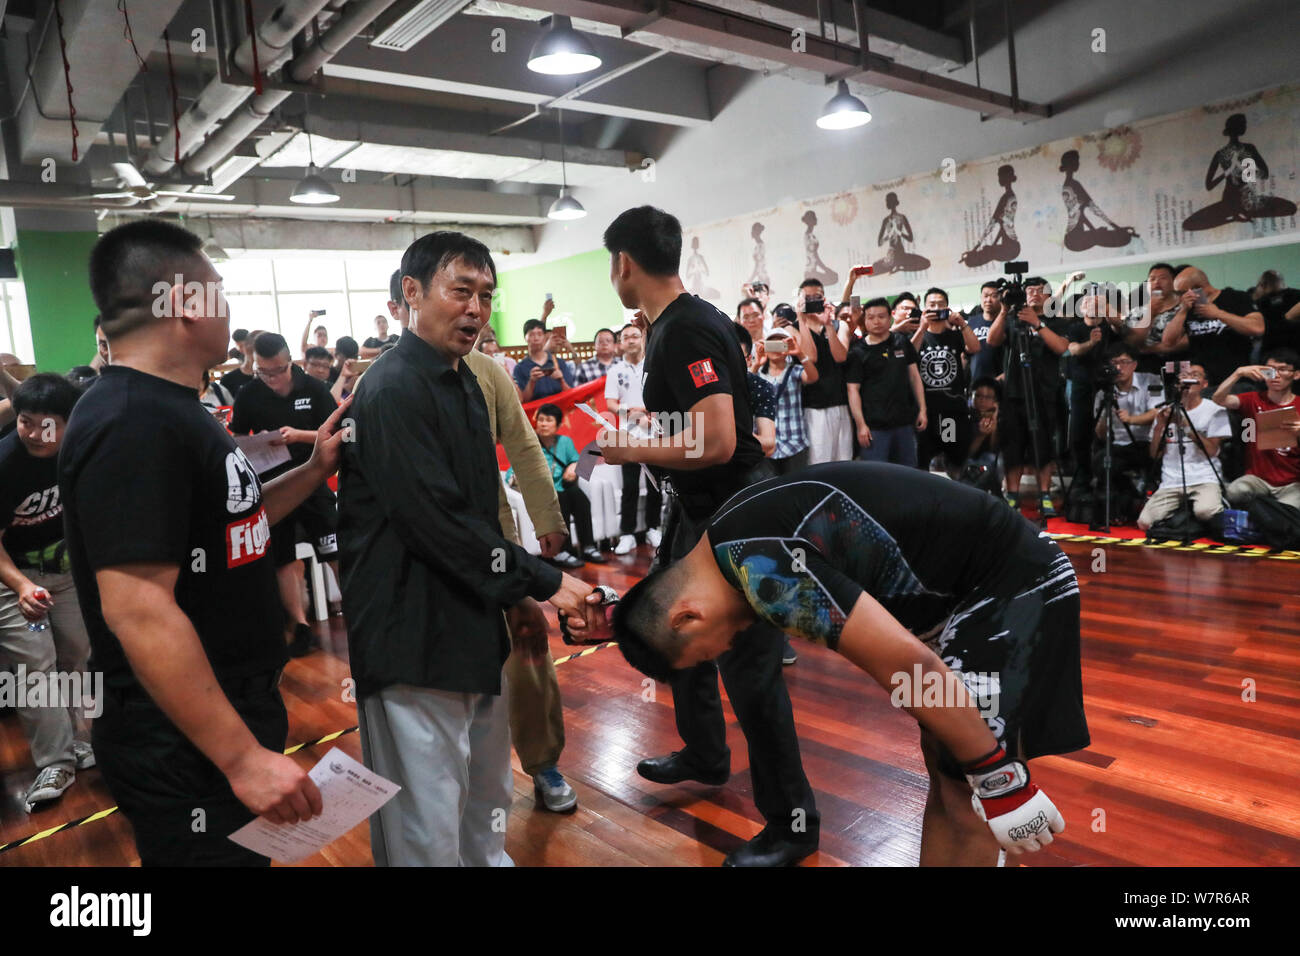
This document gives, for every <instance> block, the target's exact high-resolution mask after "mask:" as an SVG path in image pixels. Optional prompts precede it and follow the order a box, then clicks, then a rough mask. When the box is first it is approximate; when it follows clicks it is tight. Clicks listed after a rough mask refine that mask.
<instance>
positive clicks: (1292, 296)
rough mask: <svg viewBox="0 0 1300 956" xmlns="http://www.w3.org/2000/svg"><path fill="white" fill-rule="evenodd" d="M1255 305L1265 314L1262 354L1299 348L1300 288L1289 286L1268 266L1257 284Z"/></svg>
mask: <svg viewBox="0 0 1300 956" xmlns="http://www.w3.org/2000/svg"><path fill="white" fill-rule="evenodd" d="M1254 299H1255V307H1256V308H1257V309H1259V311H1260V314H1262V315H1263V316H1264V338H1263V339H1262V340H1261V341H1260V343H1259V350H1260V355H1267V354H1268V353H1269V352H1272V351H1273V350H1275V349H1291V350H1292V351H1295V352H1300V289H1289V288H1287V286H1286V282H1285V281H1284V280H1283V278H1282V276H1281V275H1279V274H1278V273H1277V272H1275V271H1273V270H1272V269H1269V270H1268V271H1266V272H1265V273H1264V274H1263V275H1262V276H1260V277H1259V282H1258V283H1257V284H1256V286H1255V295H1254Z"/></svg>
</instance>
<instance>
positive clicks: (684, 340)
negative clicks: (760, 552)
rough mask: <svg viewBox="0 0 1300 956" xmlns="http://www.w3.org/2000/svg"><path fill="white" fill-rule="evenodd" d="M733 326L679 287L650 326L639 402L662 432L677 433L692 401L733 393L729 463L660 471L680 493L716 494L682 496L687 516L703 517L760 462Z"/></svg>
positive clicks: (743, 358) (739, 351) (760, 447)
mask: <svg viewBox="0 0 1300 956" xmlns="http://www.w3.org/2000/svg"><path fill="white" fill-rule="evenodd" d="M731 326H732V322H731V320H730V319H729V318H727V317H726V316H725V315H723V314H722V313H721V312H719V311H718V310H717V309H715V308H714V307H713V306H711V305H709V303H707V302H705V301H704V300H703V299H700V298H698V297H697V296H693V295H691V294H690V293H688V292H683V293H682V294H681V295H679V296H678V297H677V298H676V299H674V300H673V301H672V302H671V303H670V304H669V305H668V308H666V309H664V311H663V312H662V314H660V316H659V318H658V319H656V320H655V321H654V322H653V323H652V324H651V325H650V330H649V334H648V336H647V338H646V355H645V386H644V390H643V394H644V397H645V407H646V410H647V411H649V412H650V413H651V414H657V415H659V416H661V417H660V419H659V420H660V424H661V425H662V426H663V427H664V433H665V434H666V435H675V434H677V433H678V432H680V431H682V430H683V428H684V427H685V424H686V417H685V416H686V413H687V412H688V411H690V409H691V407H692V406H693V405H695V404H696V403H697V402H701V401H703V400H704V399H706V398H708V397H709V396H710V395H717V394H719V393H721V394H725V395H730V396H731V403H732V405H731V407H732V412H733V414H734V415H735V419H736V450H735V453H734V454H732V456H731V460H730V461H728V462H726V463H725V464H721V465H710V466H709V467H708V468H698V469H694V470H689V471H688V470H682V471H678V470H670V469H660V470H662V471H666V472H667V474H668V476H669V478H670V479H671V481H672V483H673V487H674V488H675V489H676V490H677V491H678V492H679V493H680V494H681V495H683V496H691V497H694V496H711V497H713V498H715V499H716V503H715V504H714V506H713V507H707V506H702V505H701V506H697V505H696V504H695V503H694V502H693V501H692V502H687V501H685V500H684V501H683V503H684V505H686V508H687V511H688V513H700V512H702V515H701V516H702V517H707V516H708V515H709V514H712V512H713V508H714V507H716V506H717V505H720V504H722V502H723V501H725V500H726V499H727V498H729V497H730V496H731V495H732V494H734V493H735V492H736V491H738V490H739V489H740V488H742V487H743V486H744V484H745V482H746V480H747V477H748V475H749V473H750V471H751V470H752V469H753V468H754V466H755V465H757V464H758V463H759V462H760V461H762V460H763V448H762V446H761V445H759V443H758V439H757V438H755V437H754V415H753V410H752V409H751V408H750V405H749V394H748V390H747V388H746V385H745V373H746V368H745V354H744V352H742V351H741V350H740V343H739V342H738V341H737V340H736V333H735V332H734V331H732V327H731ZM697 435H698V431H697Z"/></svg>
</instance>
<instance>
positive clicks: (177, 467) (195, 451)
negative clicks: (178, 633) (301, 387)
mask: <svg viewBox="0 0 1300 956" xmlns="http://www.w3.org/2000/svg"><path fill="white" fill-rule="evenodd" d="M59 489H60V492H61V496H62V499H63V509H64V531H65V540H66V542H67V545H68V556H69V558H70V559H71V561H72V575H73V579H74V581H75V582H76V585H77V597H78V599H79V600H80V603H81V614H82V617H83V618H84V619H85V622H86V630H87V631H88V632H89V635H90V648H91V667H92V668H93V669H94V670H102V671H103V672H104V681H105V683H106V684H107V685H108V686H109V687H119V688H121V687H132V686H136V679H135V676H134V674H133V673H132V672H131V668H130V665H129V663H128V662H127V659H126V655H125V654H124V653H123V651H122V647H121V645H120V644H119V643H118V640H117V637H116V636H115V635H114V634H113V632H112V631H111V630H110V629H109V627H108V625H107V624H106V623H105V621H104V616H103V613H102V612H101V610H100V604H99V587H98V585H97V583H96V579H95V572H96V571H99V570H102V569H104V568H111V567H116V566H118V565H124V564H134V563H138V562H151V563H159V564H169V565H176V566H179V568H180V575H179V577H178V578H177V581H176V590H175V594H176V603H177V604H178V605H179V606H180V609H181V610H182V611H183V612H185V615H186V616H187V617H188V618H189V619H190V621H191V622H192V623H193V624H194V629H195V631H197V632H198V635H199V640H200V641H201V642H202V644H203V650H204V653H206V654H207V657H208V661H209V662H210V663H211V665H212V669H213V671H214V672H215V673H216V674H217V676H218V678H219V679H228V678H238V677H245V676H249V675H252V674H257V673H262V672H266V671H271V670H274V669H276V668H278V667H281V666H283V665H284V662H285V660H286V659H287V654H286V650H285V645H284V638H283V627H282V624H283V617H284V611H283V609H282V606H281V603H280V591H279V587H278V585H277V583H276V576H275V563H274V561H273V560H272V559H271V554H270V547H269V545H270V539H271V528H270V524H269V523H268V521H267V516H266V511H265V509H264V508H263V506H262V485H261V482H259V481H258V478H257V475H255V474H254V473H253V468H252V466H251V465H250V464H249V462H248V459H247V458H245V457H244V453H243V452H241V451H240V450H239V448H238V447H237V446H236V445H235V441H234V439H233V438H231V436H230V434H229V433H228V432H227V431H226V430H225V429H224V428H222V427H221V424H220V423H219V422H217V420H216V419H215V418H213V417H212V414H211V413H210V412H209V411H208V410H207V409H205V408H204V407H203V406H202V405H200V404H199V400H198V394H197V392H196V391H195V390H194V389H193V388H187V387H185V386H184V385H178V384H176V383H174V382H169V381H166V380H165V379H161V378H156V377H155V376H152V375H147V374H145V373H143V372H139V371H136V370H135V369H131V368H125V367H123V366H120V365H111V366H109V367H108V368H106V369H104V373H103V375H101V377H100V380H99V381H98V382H96V383H95V385H94V386H93V387H92V388H91V389H90V390H89V391H88V392H87V393H86V395H85V396H84V397H83V398H82V399H81V401H79V402H78V403H77V407H76V408H75V409H73V412H72V417H71V420H70V421H69V422H68V428H67V431H66V432H65V433H64V437H63V445H62V447H61V448H60V449H59Z"/></svg>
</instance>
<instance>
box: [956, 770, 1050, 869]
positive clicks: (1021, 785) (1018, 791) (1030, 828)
mask: <svg viewBox="0 0 1300 956" xmlns="http://www.w3.org/2000/svg"><path fill="white" fill-rule="evenodd" d="M964 769H965V771H966V780H967V781H968V782H969V783H970V787H971V791H972V793H971V806H972V807H974V808H975V815H976V816H977V817H979V818H980V819H981V820H983V821H984V822H985V823H987V824H988V826H989V829H990V830H992V831H993V836H994V837H995V838H996V839H997V841H998V844H999V845H1000V846H1001V847H1002V848H1003V849H1005V850H1008V851H1009V852H1011V853H1023V852H1025V851H1030V852H1032V851H1034V850H1041V849H1042V848H1043V847H1045V846H1047V844H1049V843H1051V842H1052V834H1053V833H1060V832H1061V831H1063V830H1064V829H1065V818H1064V817H1063V816H1061V811H1060V810H1058V809H1056V804H1054V803H1052V801H1051V800H1049V799H1048V797H1047V794H1045V793H1043V791H1041V790H1039V789H1038V784H1036V783H1030V781H1029V769H1028V768H1027V767H1026V766H1025V765H1024V764H1023V763H1021V762H1020V761H1019V760H1012V759H1011V758H1010V757H1008V756H1007V752H1006V750H1004V749H1003V748H1002V747H999V748H998V749H997V750H995V751H994V752H993V753H991V754H989V755H988V756H987V757H982V758H980V759H979V760H978V761H976V762H975V763H973V764H967V765H966V767H965V768H964Z"/></svg>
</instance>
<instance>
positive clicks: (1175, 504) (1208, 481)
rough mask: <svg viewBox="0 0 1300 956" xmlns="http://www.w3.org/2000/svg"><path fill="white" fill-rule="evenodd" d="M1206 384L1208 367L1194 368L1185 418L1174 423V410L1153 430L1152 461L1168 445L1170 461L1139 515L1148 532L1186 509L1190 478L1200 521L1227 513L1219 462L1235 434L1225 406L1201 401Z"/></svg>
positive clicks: (1164, 412) (1184, 384)
mask: <svg viewBox="0 0 1300 956" xmlns="http://www.w3.org/2000/svg"><path fill="white" fill-rule="evenodd" d="M1206 384H1208V383H1207V379H1206V377H1205V368H1204V367H1203V366H1200V365H1193V366H1192V367H1191V372H1190V374H1187V375H1183V377H1182V378H1181V379H1180V388H1181V390H1182V395H1183V407H1184V408H1185V409H1186V413H1185V415H1184V414H1183V413H1180V414H1179V415H1178V418H1177V420H1172V421H1171V416H1170V411H1171V407H1170V406H1165V407H1164V408H1162V409H1160V410H1159V412H1157V413H1156V418H1155V423H1154V425H1153V427H1152V429H1151V442H1150V449H1151V457H1152V458H1154V457H1155V456H1156V455H1158V454H1159V453H1160V449H1161V447H1162V446H1163V447H1164V461H1163V463H1162V466H1161V470H1160V487H1159V488H1158V489H1157V490H1156V493H1155V494H1153V495H1152V496H1151V497H1150V498H1149V499H1147V503H1146V507H1144V508H1143V509H1142V513H1141V514H1140V515H1138V527H1140V528H1141V529H1142V530H1143V531H1146V530H1147V529H1149V528H1150V527H1151V526H1152V525H1153V524H1155V523H1156V522H1157V521H1160V520H1161V519H1163V518H1168V517H1169V516H1170V515H1172V514H1173V513H1174V512H1176V511H1177V510H1178V509H1179V508H1180V507H1181V506H1182V503H1183V485H1184V478H1185V479H1186V487H1187V497H1188V498H1190V499H1191V504H1192V513H1193V514H1194V515H1195V516H1196V520H1197V521H1201V522H1205V521H1209V520H1210V519H1211V518H1213V517H1214V516H1215V515H1217V514H1218V513H1219V512H1220V511H1222V510H1223V496H1222V494H1221V493H1220V490H1219V479H1218V472H1217V468H1216V465H1215V461H1216V460H1217V459H1218V457H1219V444H1220V442H1221V441H1222V440H1223V439H1224V438H1227V437H1228V436H1229V435H1231V434H1232V426H1231V425H1230V424H1229V422H1228V412H1227V410H1226V409H1224V408H1223V406H1221V405H1216V404H1215V403H1214V402H1211V401H1207V400H1205V399H1203V398H1201V392H1202V390H1204V388H1205V386H1206ZM1188 420H1190V421H1191V423H1192V425H1194V426H1195V427H1196V434H1193V433H1192V430H1191V429H1190V428H1188V426H1187V421H1188ZM1180 449H1181V453H1180Z"/></svg>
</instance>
